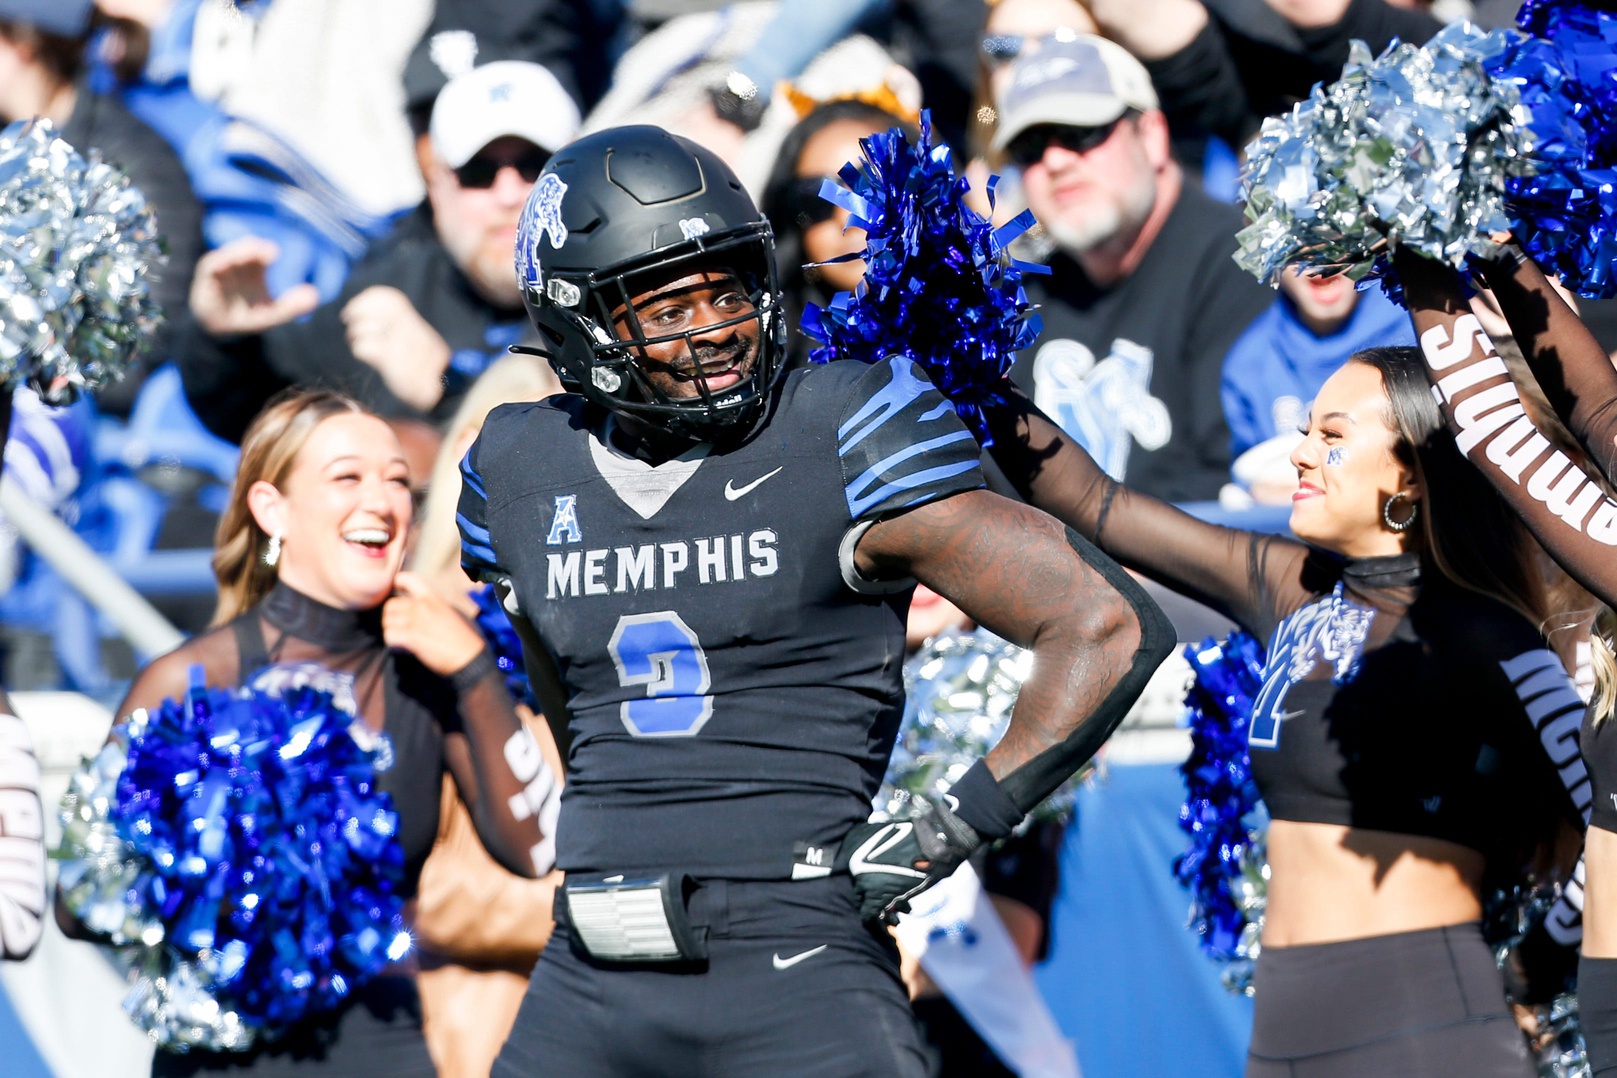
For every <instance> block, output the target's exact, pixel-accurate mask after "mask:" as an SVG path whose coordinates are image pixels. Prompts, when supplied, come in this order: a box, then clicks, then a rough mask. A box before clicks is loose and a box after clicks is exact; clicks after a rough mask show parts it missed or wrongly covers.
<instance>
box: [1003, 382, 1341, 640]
mask: <svg viewBox="0 0 1617 1078" xmlns="http://www.w3.org/2000/svg"><path fill="white" fill-rule="evenodd" d="M989 420H990V428H991V431H992V433H993V436H994V445H993V447H992V449H991V452H992V454H993V457H994V462H995V463H996V464H998V465H999V466H1000V468H1001V469H1002V470H1003V471H1004V473H1005V476H1006V477H1007V478H1008V479H1009V480H1010V481H1011V482H1012V483H1013V484H1015V486H1016V488H1017V490H1018V491H1020V492H1021V494H1022V496H1023V497H1024V498H1026V499H1027V500H1028V501H1029V502H1030V503H1031V504H1032V505H1034V506H1036V507H1038V508H1040V509H1042V510H1044V511H1045V512H1047V513H1049V514H1050V515H1051V516H1053V517H1055V518H1056V519H1057V520H1059V521H1061V522H1062V523H1064V524H1066V525H1067V526H1068V527H1070V528H1073V529H1074V530H1076V531H1077V533H1078V534H1079V535H1081V536H1083V537H1084V538H1085V539H1088V540H1089V541H1090V542H1092V543H1094V544H1095V546H1097V547H1099V548H1100V550H1102V551H1104V552H1105V553H1106V554H1108V555H1110V556H1111V557H1112V558H1116V559H1117V560H1118V561H1119V562H1121V563H1122V564H1123V565H1125V566H1127V567H1128V568H1130V569H1133V570H1135V571H1136V572H1139V573H1142V574H1144V575H1145V576H1148V577H1150V578H1151V579H1153V580H1155V581H1157V582H1158V583H1160V584H1163V585H1165V586H1167V587H1170V588H1172V589H1174V590H1175V591H1177V592H1180V593H1182V594H1184V595H1188V596H1190V597H1191V598H1193V599H1196V600H1197V601H1199V602H1202V603H1206V604H1207V605H1208V606H1210V607H1212V608H1214V609H1215V610H1219V611H1222V612H1223V613H1225V614H1228V615H1229V616H1230V617H1231V618H1232V619H1233V620H1234V621H1235V622H1236V623H1237V624H1239V625H1241V626H1242V627H1243V628H1245V629H1247V630H1249V631H1250V632H1253V633H1254V634H1256V635H1258V636H1259V637H1260V638H1262V637H1266V636H1267V635H1268V632H1269V630H1270V629H1271V628H1273V624H1274V621H1275V619H1276V617H1277V613H1278V612H1282V611H1285V610H1289V609H1292V608H1294V607H1295V606H1296V605H1297V604H1298V603H1300V602H1302V601H1303V600H1304V599H1305V598H1306V597H1307V596H1308V595H1309V594H1310V593H1311V591H1312V590H1313V588H1312V587H1311V586H1310V582H1309V581H1308V579H1307V572H1308V567H1309V557H1308V548H1307V547H1305V546H1303V545H1302V544H1301V543H1298V542H1294V541H1290V540H1285V539H1280V538H1277V537H1275V536H1271V535H1258V534H1255V533H1253V532H1245V531H1237V530H1236V529H1234V528H1223V527H1219V526H1218V525H1215V524H1208V523H1205V522H1203V521H1200V520H1197V519H1196V518H1195V517H1193V516H1191V515H1190V514H1189V513H1186V512H1184V511H1182V510H1180V509H1177V508H1175V507H1174V506H1172V505H1169V504H1168V503H1167V502H1163V501H1158V500H1157V499H1156V498H1153V497H1151V496H1149V495H1146V494H1141V493H1139V492H1137V491H1133V490H1130V489H1129V488H1128V487H1126V486H1124V485H1123V484H1121V483H1118V482H1117V481H1116V480H1114V479H1112V478H1111V477H1110V476H1108V475H1107V474H1106V473H1105V472H1103V471H1101V469H1100V466H1099V465H1098V464H1096V463H1095V461H1094V459H1093V458H1091V457H1090V455H1089V454H1088V453H1086V452H1084V449H1083V447H1082V446H1080V445H1078V444H1077V443H1076V442H1074V441H1073V440H1072V439H1071V438H1069V437H1067V435H1066V434H1065V433H1064V432H1063V431H1062V430H1061V428H1060V427H1059V426H1057V425H1056V424H1055V423H1054V422H1053V421H1052V420H1050V419H1049V418H1048V417H1047V416H1045V414H1044V413H1043V412H1041V411H1039V409H1038V407H1037V406H1036V405H1035V404H1034V403H1033V402H1032V401H1030V400H1028V399H1027V398H1026V397H1025V396H1023V395H1022V394H1021V393H1020V392H1012V393H1010V394H1008V399H1007V400H1006V402H1005V403H1003V404H1002V405H999V406H996V407H995V408H993V409H992V410H990V412H989ZM1086 545H1087V544H1086ZM1107 562H1108V564H1110V558H1108V559H1107ZM1130 583H1131V585H1132V581H1131V582H1130ZM1120 590H1121V589H1120ZM1125 594H1129V593H1127V592H1125ZM1131 601H1133V600H1132V596H1131Z"/></svg>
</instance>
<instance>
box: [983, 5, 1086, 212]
mask: <svg viewBox="0 0 1617 1078" xmlns="http://www.w3.org/2000/svg"><path fill="white" fill-rule="evenodd" d="M1099 32H1100V31H1099V29H1098V28H1097V27H1096V25H1095V20H1094V18H1093V16H1091V15H1090V14H1089V9H1088V8H1086V7H1084V6H1083V5H1082V4H1080V3H1079V2H1078V0H999V2H998V3H993V4H989V5H987V17H986V18H985V19H984V20H983V27H982V34H981V36H980V37H979V38H978V40H977V95H976V99H975V101H974V102H973V110H972V117H971V123H970V125H969V126H968V128H967V136H966V148H967V149H968V150H969V151H970V152H971V154H972V155H973V156H974V157H978V158H984V159H987V160H988V161H989V163H990V164H991V165H993V166H994V170H995V171H998V170H999V167H1000V166H1001V164H1002V162H1001V161H1000V160H999V158H998V156H997V155H994V154H992V153H991V151H990V149H989V147H990V146H991V145H992V143H993V141H994V133H995V129H996V126H997V120H998V112H997V111H996V110H995V108H994V102H995V101H997V100H998V99H999V96H1000V94H1002V93H1004V91H1005V87H1006V86H1007V85H1008V84H1009V82H1010V74H1011V64H1012V63H1014V62H1015V61H1016V58H1017V57H1018V56H1020V55H1022V54H1023V53H1027V54H1032V53H1034V52H1036V51H1038V48H1039V45H1040V43H1041V42H1042V41H1043V40H1044V39H1046V38H1052V37H1054V36H1056V35H1059V36H1060V37H1061V38H1062V39H1064V40H1068V41H1070V40H1072V39H1073V38H1074V37H1075V36H1076V35H1078V34H1098V33H1099ZM1021 208H1023V207H1020V206H1018V207H1017V209H1018V210H1019V209H1021ZM1012 216H1014V213H1013V214H1012Z"/></svg>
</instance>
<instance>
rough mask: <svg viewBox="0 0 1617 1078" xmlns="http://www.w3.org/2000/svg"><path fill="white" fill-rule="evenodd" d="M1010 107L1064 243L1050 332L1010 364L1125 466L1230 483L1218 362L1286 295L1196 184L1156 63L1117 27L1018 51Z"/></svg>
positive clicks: (1026, 174) (1158, 483)
mask: <svg viewBox="0 0 1617 1078" xmlns="http://www.w3.org/2000/svg"><path fill="white" fill-rule="evenodd" d="M998 112H999V123H998V130H997V133H996V135H995V139H994V143H993V147H992V148H993V149H994V150H995V151H997V152H1003V153H1004V155H1005V156H1006V158H1007V159H1008V160H1009V161H1010V162H1011V163H1012V164H1014V165H1016V166H1017V167H1018V168H1020V170H1021V173H1022V185H1023V192H1024V194H1025V195H1026V197H1027V201H1028V206H1029V208H1031V209H1032V210H1033V213H1034V215H1035V216H1036V217H1037V218H1038V219H1039V221H1040V223H1041V224H1042V225H1043V226H1044V231H1045V233H1046V236H1047V238H1048V239H1049V240H1050V241H1051V242H1052V243H1053V244H1054V248H1055V250H1054V253H1053V254H1052V255H1051V256H1050V258H1049V266H1050V270H1051V273H1050V275H1049V276H1045V277H1033V278H1030V288H1029V292H1030V294H1031V295H1032V296H1033V298H1034V299H1035V300H1036V301H1037V302H1039V303H1040V304H1041V308H1042V309H1041V311H1040V315H1041V316H1042V318H1043V319H1044V333H1043V335H1042V337H1041V338H1040V342H1039V345H1038V347H1037V348H1030V349H1027V350H1025V351H1024V352H1023V353H1022V354H1021V356H1020V358H1019V360H1018V362H1017V365H1016V367H1015V368H1014V369H1013V371H1012V377H1013V378H1014V379H1015V380H1016V381H1017V382H1018V383H1019V384H1021V385H1022V386H1023V388H1024V389H1027V390H1028V391H1029V392H1031V393H1032V394H1033V395H1034V396H1035V398H1036V399H1037V401H1038V403H1039V405H1040V407H1042V408H1043V409H1044V411H1045V412H1046V413H1047V414H1049V415H1050V416H1051V417H1052V418H1054V419H1055V420H1056V421H1057V422H1059V423H1060V424H1061V425H1062V427H1063V428H1064V429H1065V430H1067V432H1068V433H1069V434H1070V435H1071V436H1072V437H1073V438H1074V439H1076V440H1077V441H1078V442H1080V443H1081V444H1082V445H1083V446H1084V447H1085V448H1086V449H1087V450H1088V451H1089V452H1090V453H1091V454H1092V455H1094V456H1095V459H1096V460H1097V461H1099V462H1100V463H1101V465H1102V466H1103V467H1104V468H1105V469H1106V471H1107V472H1108V473H1109V474H1111V475H1112V476H1113V477H1114V478H1115V479H1117V480H1119V481H1122V480H1124V479H1125V478H1126V479H1127V481H1128V483H1129V485H1130V486H1131V487H1135V488H1138V489H1142V490H1146V491H1149V492H1150V493H1151V494H1152V495H1153V496H1155V497H1158V498H1162V499H1165V500H1168V501H1178V502H1183V501H1201V500H1206V499H1211V498H1215V497H1217V495H1218V491H1219V488H1220V487H1221V486H1222V485H1223V483H1224V481H1225V479H1226V477H1227V474H1228V471H1229V462H1230V456H1229V430H1228V428H1227V426H1226V425H1225V422H1224V415H1223V411H1222V409H1221V408H1220V405H1219V375H1220V370H1221V368H1222V366H1223V361H1224V356H1225V354H1226V353H1227V352H1228V351H1229V349H1230V346H1231V345H1232V344H1233V343H1234V341H1235V340H1236V338H1237V337H1238V336H1240V334H1241V332H1242V331H1243V330H1244V329H1246V327H1247V325H1248V324H1249V323H1250V322H1251V321H1252V320H1253V319H1254V318H1256V317H1257V316H1258V315H1259V314H1260V313H1262V311H1263V310H1264V309H1265V308H1266V307H1267V306H1268V305H1269V303H1270V301H1271V300H1272V298H1273V296H1272V293H1271V292H1270V291H1269V290H1268V289H1267V288H1264V287H1263V286H1262V285H1260V284H1258V283H1257V282H1256V281H1254V280H1253V279H1252V278H1251V277H1250V276H1248V275H1247V274H1245V273H1244V272H1242V271H1241V270H1240V269H1239V268H1238V267H1237V266H1236V265H1235V263H1234V262H1233V261H1231V259H1230V255H1231V254H1232V253H1233V252H1234V250H1235V233H1236V231H1237V230H1238V229H1239V228H1240V227H1241V225H1242V220H1241V214H1240V212H1239V211H1237V210H1236V209H1234V208H1233V207H1230V206H1226V205H1222V204H1220V203H1218V202H1215V201H1213V200H1212V199H1211V198H1209V197H1208V196H1207V195H1205V194H1203V193H1202V192H1201V191H1200V190H1199V189H1198V188H1196V187H1195V186H1193V185H1189V184H1187V183H1186V182H1185V180H1184V176H1183V172H1182V170H1181V168H1180V166H1179V165H1178V164H1177V163H1176V162H1175V161H1174V159H1173V156H1172V154H1171V153H1170V151H1169V144H1168V125H1167V121H1166V120H1165V119H1164V117H1163V114H1162V111H1161V109H1160V108H1159V107H1158V103H1157V95H1156V91H1155V90H1154V89H1153V87H1152V85H1151V78H1150V76H1149V75H1147V74H1146V72H1145V69H1144V68H1143V67H1142V66H1141V65H1140V62H1139V61H1138V60H1136V59H1134V57H1133V56H1131V55H1130V54H1129V53H1128V52H1127V50H1125V49H1124V48H1123V47H1122V46H1120V45H1117V44H1115V43H1114V42H1111V41H1108V40H1106V39H1105V38H1101V37H1096V36H1093V35H1087V34H1077V35H1070V36H1069V37H1067V39H1066V40H1062V39H1060V38H1049V39H1046V40H1045V41H1044V42H1042V43H1041V46H1040V48H1039V49H1038V50H1037V51H1036V52H1031V53H1029V54H1026V55H1022V56H1020V57H1018V59H1017V60H1016V61H1015V63H1014V64H1013V65H1012V67H1011V71H1010V78H1009V81H1008V83H1007V85H1006V88H1005V90H1004V91H1003V92H1002V93H1001V95H1000V97H999V100H998Z"/></svg>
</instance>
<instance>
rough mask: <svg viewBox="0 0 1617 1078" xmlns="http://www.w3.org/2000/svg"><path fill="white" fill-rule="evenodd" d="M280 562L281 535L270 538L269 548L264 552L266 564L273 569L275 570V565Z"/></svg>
mask: <svg viewBox="0 0 1617 1078" xmlns="http://www.w3.org/2000/svg"><path fill="white" fill-rule="evenodd" d="M280 560H281V537H280V536H279V535H272V536H270V541H269V546H268V547H267V548H266V549H265V551H264V564H265V565H267V566H269V567H270V568H271V569H273V568H275V563H276V562H278V561H280Z"/></svg>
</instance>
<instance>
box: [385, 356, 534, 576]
mask: <svg viewBox="0 0 1617 1078" xmlns="http://www.w3.org/2000/svg"><path fill="white" fill-rule="evenodd" d="M560 391H561V383H560V382H559V381H557V379H556V376H555V374H553V373H552V372H551V371H550V370H549V368H548V367H547V366H546V365H545V362H544V360H542V359H539V358H538V357H537V356H528V355H520V354H519V355H511V356H506V357H505V358H503V359H501V360H499V361H498V362H495V363H493V364H491V365H490V366H489V368H488V370H486V371H484V372H483V373H482V374H481V375H480V376H479V377H478V379H477V381H475V382H473V383H472V387H471V389H469V390H468V391H467V392H466V396H465V398H464V399H463V400H462V401H461V402H460V407H459V408H457V409H456V410H455V416H454V418H453V419H451V420H450V421H449V428H448V429H447V430H446V431H445V432H444V441H443V447H442V448H441V449H439V450H438V459H437V460H435V461H434V462H433V465H432V475H431V477H430V478H429V479H428V480H427V499H426V501H425V502H423V503H422V505H421V510H420V512H418V513H417V514H416V520H417V522H418V524H419V526H418V528H417V531H416V537H415V547H414V549H412V550H411V552H410V568H411V569H413V570H415V571H416V572H418V573H421V574H423V575H424V576H426V577H428V578H429V579H435V578H436V577H438V576H439V575H440V574H442V573H444V572H446V571H447V570H448V569H449V568H450V567H451V566H453V565H456V564H458V563H459V561H460V530H459V528H458V527H457V525H456V524H455V507H456V505H458V504H459V503H460V460H461V457H463V456H464V455H465V449H464V448H462V447H461V443H462V442H464V441H465V440H466V435H467V434H468V433H469V432H472V431H479V430H482V429H483V421H484V420H485V419H487V418H488V414H489V413H490V412H492V411H493V410H494V409H495V408H497V407H499V406H500V405H502V404H513V403H516V402H519V401H536V400H540V399H541V398H544V397H548V396H550V395H551V394H552V393H558V392H560Z"/></svg>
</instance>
